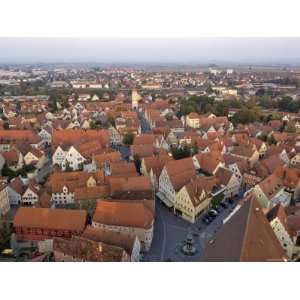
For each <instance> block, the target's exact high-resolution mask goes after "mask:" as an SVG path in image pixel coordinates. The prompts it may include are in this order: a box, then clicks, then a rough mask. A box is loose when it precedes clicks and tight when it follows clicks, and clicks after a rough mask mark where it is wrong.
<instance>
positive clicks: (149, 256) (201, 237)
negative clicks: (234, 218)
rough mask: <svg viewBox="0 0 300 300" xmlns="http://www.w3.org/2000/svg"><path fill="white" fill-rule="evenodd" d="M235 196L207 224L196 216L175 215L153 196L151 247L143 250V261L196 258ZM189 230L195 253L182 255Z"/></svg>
mask: <svg viewBox="0 0 300 300" xmlns="http://www.w3.org/2000/svg"><path fill="white" fill-rule="evenodd" d="M237 203H238V200H237V201H236V202H235V203H233V204H232V205H230V206H228V208H227V209H223V210H222V211H221V213H220V214H219V216H218V217H217V218H216V219H215V220H214V221H213V222H212V223H210V224H209V225H206V224H204V223H203V222H202V220H201V218H198V220H197V221H196V223H195V224H191V223H189V222H187V221H185V220H183V219H182V218H180V217H178V216H175V215H174V214H173V212H172V211H170V210H169V209H168V208H167V207H166V206H165V205H164V204H162V203H161V201H160V200H158V199H157V200H156V219H155V222H154V237H153V241H152V245H151V249H150V251H149V252H148V253H146V254H144V256H143V259H142V261H166V260H171V261H199V260H200V259H201V257H202V256H203V254H204V249H205V246H206V244H207V242H208V241H209V240H210V239H211V238H212V237H213V236H214V235H215V234H216V232H217V231H218V229H219V228H220V227H221V226H222V222H223V220H224V219H225V218H226V217H227V216H228V215H229V214H230V213H231V212H232V210H233V209H234V207H235V206H236V204H237ZM188 233H192V234H193V238H194V242H195V244H194V245H195V247H196V248H197V253H196V254H195V255H194V256H185V255H184V254H183V253H182V252H181V247H182V245H183V244H184V242H185V240H186V237H187V234H188Z"/></svg>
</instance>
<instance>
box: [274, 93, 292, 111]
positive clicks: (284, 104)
mask: <svg viewBox="0 0 300 300" xmlns="http://www.w3.org/2000/svg"><path fill="white" fill-rule="evenodd" d="M292 101H293V98H292V97H290V96H284V97H282V98H281V99H280V100H278V107H279V109H281V110H283V111H289V107H290V106H291V103H292Z"/></svg>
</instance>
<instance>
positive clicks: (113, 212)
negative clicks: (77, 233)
mask: <svg viewBox="0 0 300 300" xmlns="http://www.w3.org/2000/svg"><path fill="white" fill-rule="evenodd" d="M153 219H154V216H153V213H152V211H151V209H150V208H149V207H148V206H147V205H145V204H144V203H143V202H131V203H129V202H121V201H120V202H118V201H113V202H112V201H105V200H101V201H99V202H98V205H97V208H96V211H95V214H94V217H93V222H96V223H100V224H106V225H115V226H124V227H137V228H144V229H150V228H151V227H152V225H153Z"/></svg>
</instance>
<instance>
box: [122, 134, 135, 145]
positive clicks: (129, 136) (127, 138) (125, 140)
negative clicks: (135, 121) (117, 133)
mask: <svg viewBox="0 0 300 300" xmlns="http://www.w3.org/2000/svg"><path fill="white" fill-rule="evenodd" d="M133 140H134V134H133V133H132V132H128V133H126V134H125V135H124V138H123V144H124V145H126V146H130V145H132V144H133Z"/></svg>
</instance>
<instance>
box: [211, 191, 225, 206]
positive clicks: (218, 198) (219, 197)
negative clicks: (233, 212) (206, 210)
mask: <svg viewBox="0 0 300 300" xmlns="http://www.w3.org/2000/svg"><path fill="white" fill-rule="evenodd" d="M223 199H224V194H223V193H220V194H218V195H216V196H214V197H212V199H211V202H210V204H211V207H212V208H216V207H217V206H218V205H219V204H220V203H221V202H222V200H223Z"/></svg>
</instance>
